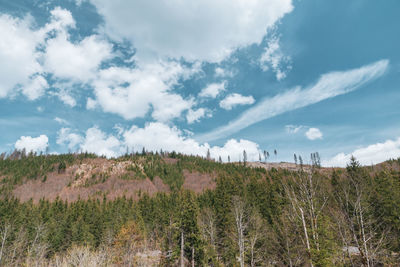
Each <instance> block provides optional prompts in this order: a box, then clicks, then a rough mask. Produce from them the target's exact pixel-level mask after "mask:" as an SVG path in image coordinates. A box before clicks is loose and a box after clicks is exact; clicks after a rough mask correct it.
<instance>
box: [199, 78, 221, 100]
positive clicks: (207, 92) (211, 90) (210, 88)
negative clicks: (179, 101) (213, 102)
mask: <svg viewBox="0 0 400 267" xmlns="http://www.w3.org/2000/svg"><path fill="white" fill-rule="evenodd" d="M225 86H226V82H225V81H224V82H221V83H211V84H209V85H207V87H205V88H203V89H202V90H201V91H200V93H199V97H210V98H216V97H217V96H218V95H219V94H220V93H221V92H223V91H225V90H226V89H225Z"/></svg>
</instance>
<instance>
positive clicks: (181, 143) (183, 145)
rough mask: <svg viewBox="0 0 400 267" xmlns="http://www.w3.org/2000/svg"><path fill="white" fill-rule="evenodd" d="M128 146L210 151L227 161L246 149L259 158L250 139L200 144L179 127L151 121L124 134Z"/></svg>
mask: <svg viewBox="0 0 400 267" xmlns="http://www.w3.org/2000/svg"><path fill="white" fill-rule="evenodd" d="M123 136H124V138H125V143H126V145H127V146H128V147H130V148H134V149H136V150H140V149H141V148H142V147H145V148H146V149H147V150H149V151H150V150H152V151H157V150H160V149H163V150H164V151H176V152H180V153H184V154H188V155H200V156H206V155H207V151H208V150H209V151H210V154H211V157H213V158H215V159H218V157H219V156H221V157H222V159H223V160H224V161H227V159H228V155H229V156H230V157H231V160H235V161H238V160H239V159H240V157H242V155H243V150H246V152H247V156H248V159H249V160H257V159H258V153H259V147H258V145H257V144H256V143H254V142H251V141H248V140H239V141H237V140H234V139H231V140H228V141H227V142H226V143H225V144H224V146H210V145H209V144H207V143H204V144H200V143H198V142H197V141H196V140H194V139H193V138H190V137H187V136H185V135H184V134H183V133H182V132H181V131H180V130H179V129H178V128H176V127H169V126H167V125H165V124H162V123H149V124H148V125H146V126H145V127H144V128H138V127H136V126H133V127H132V128H131V129H129V130H128V131H126V132H125V133H124V134H123Z"/></svg>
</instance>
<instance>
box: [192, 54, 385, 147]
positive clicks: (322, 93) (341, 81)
mask: <svg viewBox="0 0 400 267" xmlns="http://www.w3.org/2000/svg"><path fill="white" fill-rule="evenodd" d="M388 66H389V61H388V60H380V61H377V62H374V63H372V64H369V65H365V66H362V67H360V68H358V69H352V70H348V71H336V72H330V73H327V74H324V75H322V76H321V77H320V79H319V80H318V81H317V82H316V83H315V84H314V85H311V86H309V87H306V88H305V89H303V90H302V89H301V88H300V87H296V88H295V89H292V90H289V91H287V92H285V93H282V94H279V95H276V96H274V97H272V98H266V99H264V100H262V101H260V102H259V104H257V105H256V106H254V107H252V108H250V109H248V110H246V111H245V112H244V113H242V114H241V115H240V116H239V117H238V118H237V119H235V120H233V121H231V122H229V123H228V124H227V125H224V126H222V127H219V128H217V129H215V130H213V131H211V132H209V133H206V134H203V135H199V136H198V137H197V138H198V139H199V140H207V141H210V140H216V139H218V138H221V137H224V136H227V135H230V134H232V133H235V132H237V131H240V130H241V129H244V128H246V127H248V126H250V125H252V124H254V123H257V122H259V121H262V120H265V119H268V118H271V117H274V116H276V115H279V114H282V113H284V112H287V111H290V110H294V109H298V108H302V107H305V106H308V105H311V104H314V103H317V102H320V101H322V100H325V99H328V98H332V97H335V96H338V95H342V94H346V93H349V92H351V91H354V90H356V89H357V88H359V87H360V86H362V85H364V84H366V83H367V82H370V81H372V80H374V79H376V78H378V77H380V76H382V75H383V74H384V73H385V72H386V70H387V68H388Z"/></svg>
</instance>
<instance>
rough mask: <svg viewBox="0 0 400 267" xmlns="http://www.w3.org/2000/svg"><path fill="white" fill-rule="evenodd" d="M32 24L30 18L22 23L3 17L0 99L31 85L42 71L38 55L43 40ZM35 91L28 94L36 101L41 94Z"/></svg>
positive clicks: (1, 19)
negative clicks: (16, 88) (37, 48)
mask: <svg viewBox="0 0 400 267" xmlns="http://www.w3.org/2000/svg"><path fill="white" fill-rule="evenodd" d="M31 24H32V19H31V18H30V17H26V18H24V19H18V18H13V17H10V16H8V15H1V14H0V32H1V38H0V98H3V97H6V96H8V95H9V94H10V93H11V92H12V90H13V89H14V88H15V87H17V86H19V87H24V86H26V85H28V84H29V83H30V77H31V76H32V75H34V74H35V73H39V72H41V71H42V67H41V66H40V64H39V63H38V61H37V59H38V57H39V54H38V53H37V51H36V46H37V45H38V43H39V41H40V38H39V36H38V34H37V32H35V31H33V30H32V29H31ZM34 91H36V90H34V89H32V90H30V89H27V90H26V91H25V93H26V94H27V95H28V96H29V97H30V98H36V97H37V95H38V94H37V93H38V92H34ZM14 93H15V92H14Z"/></svg>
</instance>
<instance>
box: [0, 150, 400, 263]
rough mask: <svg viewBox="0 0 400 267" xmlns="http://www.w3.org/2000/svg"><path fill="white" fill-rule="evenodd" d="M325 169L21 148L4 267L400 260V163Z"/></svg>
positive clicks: (4, 205)
mask: <svg viewBox="0 0 400 267" xmlns="http://www.w3.org/2000/svg"><path fill="white" fill-rule="evenodd" d="M318 165H319V164H318V162H315V161H314V164H313V165H311V166H302V165H296V164H281V165H274V164H265V163H247V162H242V163H219V162H215V161H212V160H207V159H203V158H200V157H193V156H184V155H180V154H175V153H169V154H166V153H162V154H158V153H157V154H149V153H142V154H132V155H125V156H123V157H120V158H117V159H105V158H102V157H97V156H95V155H92V154H87V153H83V154H65V155H25V154H24V153H21V152H14V153H13V154H11V155H9V156H7V157H4V156H3V157H2V158H1V159H0V177H1V185H0V186H1V199H0V241H1V242H0V243H1V247H0V265H4V266H10V265H15V266H20V265H27V266H31V265H36V264H37V265H40V266H47V265H51V266H56V265H57V264H58V265H57V266H62V265H63V264H64V265H65V266H68V265H69V266H70V265H73V266H110V265H118V266H121V265H122V266H158V265H161V266H175V265H178V264H179V266H181V265H180V264H181V263H183V264H184V265H185V266H186V265H187V266H189V265H190V264H194V265H195V266H305V265H313V266H362V265H365V266H383V265H387V266H396V264H398V262H400V258H399V251H400V159H398V160H390V161H387V162H385V163H383V164H380V165H377V166H368V167H361V166H360V165H359V164H358V162H357V161H356V159H352V161H351V162H349V165H348V167H347V168H344V169H339V168H336V169H324V168H320V167H319V166H318ZM279 167H285V168H279Z"/></svg>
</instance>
